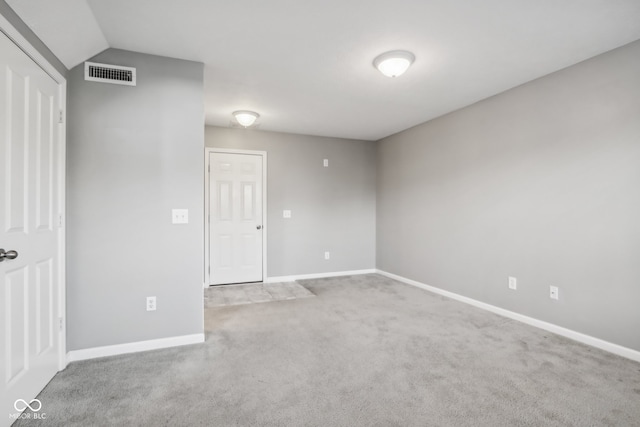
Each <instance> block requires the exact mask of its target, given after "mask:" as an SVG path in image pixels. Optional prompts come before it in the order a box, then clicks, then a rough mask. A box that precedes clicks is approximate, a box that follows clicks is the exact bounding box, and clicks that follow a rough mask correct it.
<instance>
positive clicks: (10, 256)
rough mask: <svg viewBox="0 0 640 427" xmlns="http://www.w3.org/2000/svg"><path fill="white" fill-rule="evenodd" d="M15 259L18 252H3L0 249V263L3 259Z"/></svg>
mask: <svg viewBox="0 0 640 427" xmlns="http://www.w3.org/2000/svg"><path fill="white" fill-rule="evenodd" d="M5 258H6V259H16V258H18V252H16V251H5V250H4V249H0V262H2V261H4V259H5Z"/></svg>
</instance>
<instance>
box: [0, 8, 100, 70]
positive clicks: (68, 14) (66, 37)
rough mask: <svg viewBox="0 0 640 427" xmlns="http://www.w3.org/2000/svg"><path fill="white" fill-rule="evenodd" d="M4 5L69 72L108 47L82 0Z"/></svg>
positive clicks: (89, 9)
mask: <svg viewBox="0 0 640 427" xmlns="http://www.w3.org/2000/svg"><path fill="white" fill-rule="evenodd" d="M7 4H8V5H9V6H11V8H12V9H13V10H14V11H15V12H16V13H17V14H18V16H20V18H22V20H23V21H24V22H25V23H26V24H27V25H28V26H29V27H30V28H31V30H32V31H33V32H34V33H35V34H36V35H37V36H38V37H39V38H40V40H42V41H43V42H44V43H45V44H46V45H47V46H48V47H49V49H51V51H52V52H53V53H54V54H55V55H56V56H57V57H58V59H60V61H62V63H63V64H64V65H65V67H67V68H69V69H71V68H73V67H75V66H76V65H78V64H80V63H81V62H83V61H85V60H86V59H87V58H91V57H92V56H94V55H96V54H98V53H100V52H102V51H103V50H105V49H107V48H108V47H109V43H107V39H106V38H105V37H104V34H102V30H101V29H100V26H99V25H98V22H97V21H96V18H95V16H94V15H93V11H92V10H91V8H90V7H89V5H88V4H87V2H86V1H85V0H55V1H52V0H7Z"/></svg>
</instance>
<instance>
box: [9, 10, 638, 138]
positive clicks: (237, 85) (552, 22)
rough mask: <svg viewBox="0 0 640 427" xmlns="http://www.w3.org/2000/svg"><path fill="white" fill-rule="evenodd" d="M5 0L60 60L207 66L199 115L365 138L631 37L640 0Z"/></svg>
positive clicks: (226, 123) (265, 127)
mask: <svg viewBox="0 0 640 427" xmlns="http://www.w3.org/2000/svg"><path fill="white" fill-rule="evenodd" d="M7 3H8V4H9V5H10V6H11V7H12V8H14V10H15V11H16V12H17V13H18V14H19V15H20V16H21V17H22V18H23V20H24V21H25V22H26V23H27V24H28V25H30V26H31V27H32V28H33V30H34V31H35V32H36V34H38V35H39V36H40V38H41V39H42V40H43V41H44V42H45V43H46V44H47V45H48V46H49V47H50V48H51V50H52V51H53V52H54V53H55V54H56V55H57V56H58V57H59V58H60V59H61V60H62V61H63V62H64V63H65V64H66V65H67V66H68V67H73V66H75V65H77V64H79V63H81V62H82V61H84V60H86V59H88V58H89V57H90V56H92V55H94V54H96V53H98V52H100V51H101V50H103V49H104V48H106V47H107V46H109V47H114V48H119V49H126V50H132V51H138V52H144V53H150V54H156V55H163V56H169V57H174V58H182V59H188V60H194V61H200V62H204V63H205V65H206V66H205V91H206V94H205V109H206V123H207V124H212V125H218V126H229V122H230V120H231V112H232V111H234V110H240V109H249V110H254V111H257V112H258V113H260V115H261V118H260V119H259V123H260V124H261V127H260V128H261V129H262V130H273V131H281V132H293V133H303V134H311V135H324V136H336V137H345V138H357V139H369V140H376V139H380V138H382V137H385V136H387V135H390V134H393V133H395V132H398V131H401V130H404V129H406V128H409V127H411V126H414V125H417V124H419V123H422V122H424V121H427V120H429V119H432V118H434V117H437V116H440V115H443V114H446V113H448V112H451V111H454V110H456V109H459V108H462V107H464V106H466V105H469V104H472V103H474V102H476V101H478V100H481V99H484V98H487V97H489V96H492V95H494V94H496V93H499V92H502V91H504V90H506V89H509V88H511V87H514V86H517V85H520V84H522V83H525V82H527V81H530V80H533V79H535V78H538V77H541V76H543V75H545V74H548V73H551V72H553V71H556V70H559V69H561V68H564V67H567V66H569V65H572V64H575V63H577V62H579V61H582V60H584V59H587V58H590V57H592V56H595V55H598V54H600V53H603V52H606V51H608V50H611V49H613V48H616V47H619V46H621V45H624V44H627V43H629V42H632V41H634V40H637V39H640V0H563V1H557V0H537V1H534V0H485V1H482V2H480V1H469V0H432V1H425V0H395V1H393V2H391V1H388V0H366V1H365V0H349V1H345V0H341V1H337V0H305V1H301V0H271V1H268V2H266V1H261V0H235V1H211V0H183V1H180V2H175V1H167V0H109V1H103V0H56V1H52V0H29V1H27V0H8V1H7ZM53 5H55V7H54V6H53ZM394 49H404V50H410V51H412V52H413V53H414V54H415V56H416V61H415V63H414V64H413V66H412V67H411V68H410V69H409V71H408V72H407V73H406V74H405V75H403V76H401V77H399V78H395V79H390V78H387V77H384V76H382V75H381V74H380V73H378V72H377V71H376V70H375V69H374V68H373V66H372V61H373V58H374V57H375V56H377V55H378V54H380V53H382V52H385V51H388V50H394ZM119 65H127V64H119Z"/></svg>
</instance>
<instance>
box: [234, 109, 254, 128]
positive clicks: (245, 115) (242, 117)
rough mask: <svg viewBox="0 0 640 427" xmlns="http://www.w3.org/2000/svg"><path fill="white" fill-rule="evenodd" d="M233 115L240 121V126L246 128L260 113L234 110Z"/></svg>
mask: <svg viewBox="0 0 640 427" xmlns="http://www.w3.org/2000/svg"><path fill="white" fill-rule="evenodd" d="M233 116H234V117H235V118H236V121H237V122H238V123H240V126H244V127H246V128H248V127H249V126H251V125H252V124H253V123H255V121H256V119H257V118H258V117H260V114H258V113H256V112H253V111H247V110H240V111H234V112H233Z"/></svg>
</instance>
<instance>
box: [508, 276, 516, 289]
mask: <svg viewBox="0 0 640 427" xmlns="http://www.w3.org/2000/svg"><path fill="white" fill-rule="evenodd" d="M509 289H513V290H514V291H515V290H516V289H518V279H516V278H515V277H511V276H509Z"/></svg>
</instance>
